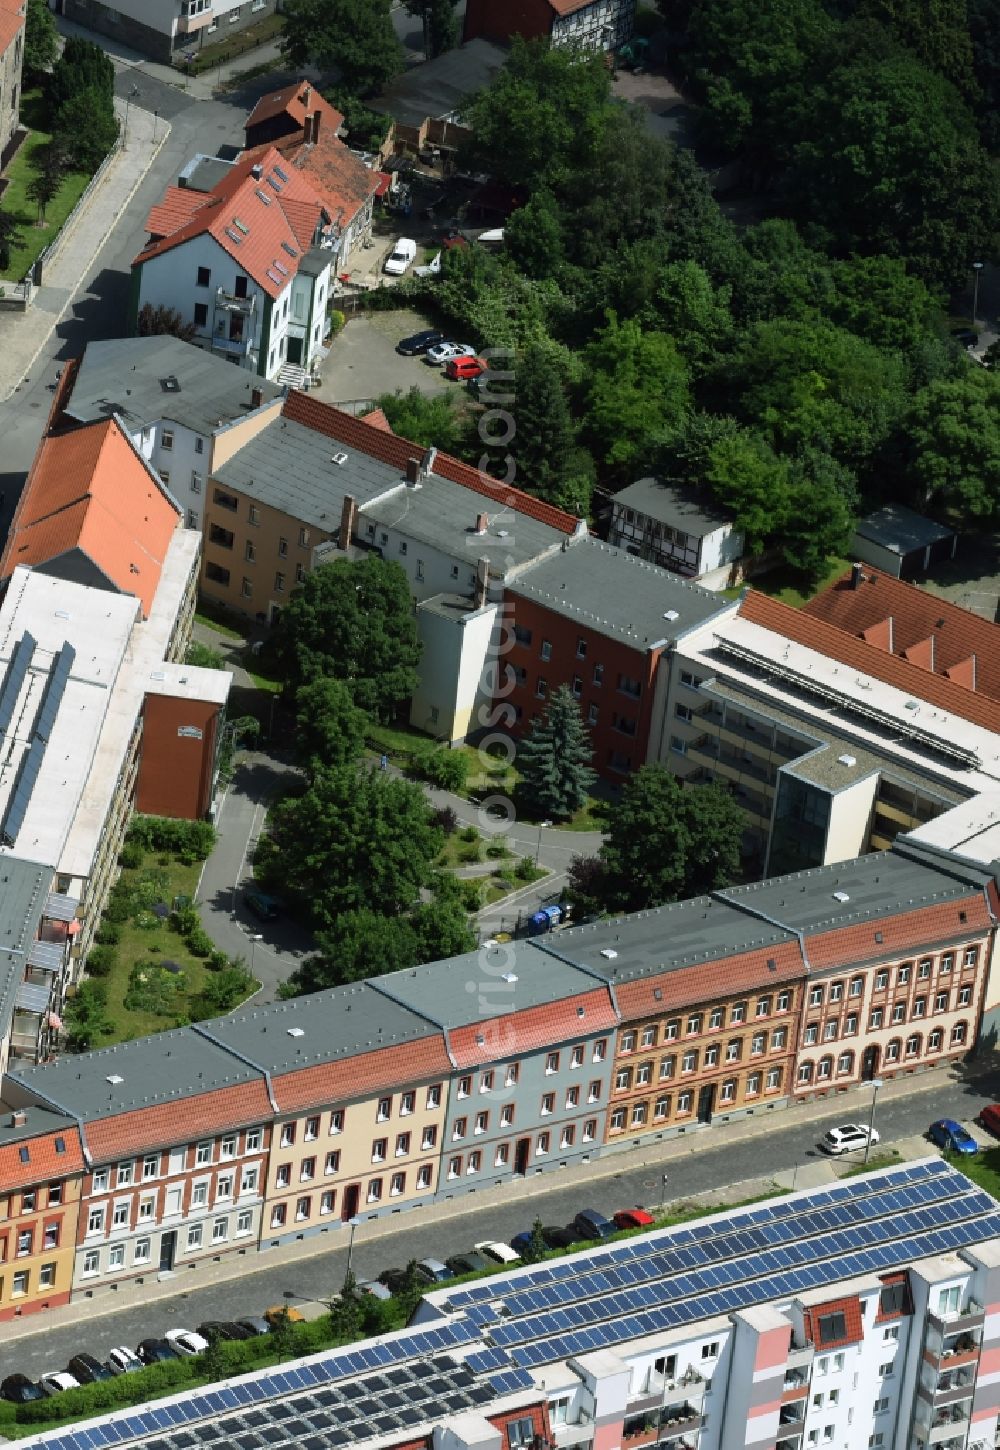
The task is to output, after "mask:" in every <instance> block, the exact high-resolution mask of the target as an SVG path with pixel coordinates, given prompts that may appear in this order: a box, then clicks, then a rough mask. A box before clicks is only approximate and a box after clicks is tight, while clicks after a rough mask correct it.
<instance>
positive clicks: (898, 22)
mask: <svg viewBox="0 0 1000 1450" xmlns="http://www.w3.org/2000/svg"><path fill="white" fill-rule="evenodd" d="M859 14H861V15H864V16H871V18H872V19H874V20H877V21H879V22H881V23H882V24H883V25H886V26H888V28H889V29H890V30H891V31H892V33H893V34H894V35H895V36H896V38H897V39H898V40H899V41H900V42H901V44H903V45H905V46H906V48H907V50H911V51H912V52H913V54H914V55H915V56H916V57H917V59H918V60H919V61H921V62H922V63H923V64H924V65H925V66H927V67H928V69H930V70H935V71H937V72H938V73H939V74H940V75H943V76H945V77H946V78H947V79H948V80H949V81H951V82H952V84H953V85H955V86H957V87H958V89H959V90H960V91H963V92H965V94H966V96H967V97H968V98H969V99H974V98H975V91H976V85H975V79H974V74H973V65H972V40H971V37H970V35H969V14H968V9H967V4H966V0H864V3H863V4H862V5H861V7H860V10H859Z"/></svg>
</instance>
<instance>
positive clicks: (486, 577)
mask: <svg viewBox="0 0 1000 1450" xmlns="http://www.w3.org/2000/svg"><path fill="white" fill-rule="evenodd" d="M489 585H490V561H489V559H480V560H479V561H478V563H477V564H476V587H475V592H474V594H473V596H472V598H473V602H474V603H475V606H476V608H477V609H482V607H483V605H484V604H485V603H486V594H487V590H488V589H489Z"/></svg>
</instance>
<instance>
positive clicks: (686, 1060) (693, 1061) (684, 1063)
mask: <svg viewBox="0 0 1000 1450" xmlns="http://www.w3.org/2000/svg"><path fill="white" fill-rule="evenodd" d="M697 1066H698V1054H697V1053H696V1052H685V1054H684V1056H683V1057H682V1058H681V1072H694V1070H695V1068H696V1067H697Z"/></svg>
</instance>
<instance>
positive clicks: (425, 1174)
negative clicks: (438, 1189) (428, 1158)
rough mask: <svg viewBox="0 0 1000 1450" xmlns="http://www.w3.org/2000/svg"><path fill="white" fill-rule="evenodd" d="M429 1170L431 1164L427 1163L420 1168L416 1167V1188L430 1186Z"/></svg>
mask: <svg viewBox="0 0 1000 1450" xmlns="http://www.w3.org/2000/svg"><path fill="white" fill-rule="evenodd" d="M431 1172H432V1169H431V1165H430V1164H429V1163H425V1164H424V1165H423V1167H422V1168H418V1170H417V1188H418V1189H419V1188H430V1186H431Z"/></svg>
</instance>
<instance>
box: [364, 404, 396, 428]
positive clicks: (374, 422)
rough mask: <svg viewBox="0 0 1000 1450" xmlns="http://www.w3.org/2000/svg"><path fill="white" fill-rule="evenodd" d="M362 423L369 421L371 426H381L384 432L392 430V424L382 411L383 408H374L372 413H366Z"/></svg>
mask: <svg viewBox="0 0 1000 1450" xmlns="http://www.w3.org/2000/svg"><path fill="white" fill-rule="evenodd" d="M361 421H362V423H367V424H368V426H369V428H379V429H381V431H382V432H383V433H391V432H392V424H391V423H390V422H389V419H388V418H387V417H386V416H385V414H384V413H383V412H382V409H381V408H373V409H372V410H371V412H370V413H364V414H362V417H361Z"/></svg>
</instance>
